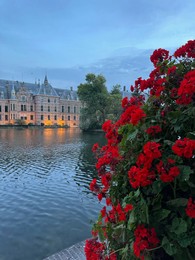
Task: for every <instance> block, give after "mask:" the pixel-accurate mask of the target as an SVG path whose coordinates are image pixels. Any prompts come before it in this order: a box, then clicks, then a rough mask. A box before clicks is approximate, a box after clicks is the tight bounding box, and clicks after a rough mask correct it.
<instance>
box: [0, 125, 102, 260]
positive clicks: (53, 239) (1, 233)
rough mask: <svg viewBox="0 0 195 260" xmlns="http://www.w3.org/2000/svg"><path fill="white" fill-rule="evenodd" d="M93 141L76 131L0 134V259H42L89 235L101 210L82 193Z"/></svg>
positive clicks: (90, 166)
mask: <svg viewBox="0 0 195 260" xmlns="http://www.w3.org/2000/svg"><path fill="white" fill-rule="evenodd" d="M62 130H63V131H62ZM96 138H97V137H96V135H89V134H82V133H81V132H80V131H79V130H78V129H45V130H40V129H24V130H21V131H18V130H16V129H0V142H1V146H0V153H1V158H0V182H1V183H0V185H1V189H0V205H1V207H0V259H1V260H7V259H9V260H26V259H28V260H31V259H32V260H36V259H37V260H39V259H43V258H44V257H46V256H48V255H51V254H53V253H54V252H56V251H58V250H61V249H63V248H65V247H68V246H70V245H72V244H74V243H76V242H79V241H81V240H83V239H85V238H87V237H89V236H90V227H91V223H90V221H91V220H95V219H96V217H97V212H98V210H99V209H100V208H101V207H102V206H101V205H100V204H99V203H98V202H97V200H96V198H95V196H94V195H93V194H91V193H90V191H89V188H88V187H89V183H90V181H91V180H92V179H93V178H94V177H95V176H96V172H95V168H94V163H95V161H94V157H93V155H92V153H91V147H92V145H93V144H94V143H95V142H97V139H96ZM101 138H102V136H101V135H98V139H99V140H100V139H101ZM102 142H103V141H102ZM67 238H68V239H67ZM10 249H11V250H10Z"/></svg>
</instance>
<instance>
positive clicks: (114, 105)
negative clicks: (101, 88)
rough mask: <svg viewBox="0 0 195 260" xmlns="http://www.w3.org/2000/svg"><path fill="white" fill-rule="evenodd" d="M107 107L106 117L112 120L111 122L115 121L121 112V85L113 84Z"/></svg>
mask: <svg viewBox="0 0 195 260" xmlns="http://www.w3.org/2000/svg"><path fill="white" fill-rule="evenodd" d="M108 99H109V108H108V115H107V119H110V120H112V121H113V122H115V121H117V120H118V119H119V117H120V115H121V113H122V108H121V100H122V95H121V86H120V85H119V84H117V85H114V86H113V87H112V90H111V92H110V94H109V98H108Z"/></svg>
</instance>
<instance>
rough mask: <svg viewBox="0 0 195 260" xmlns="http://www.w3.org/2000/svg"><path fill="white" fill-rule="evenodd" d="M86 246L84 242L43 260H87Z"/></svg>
mask: <svg viewBox="0 0 195 260" xmlns="http://www.w3.org/2000/svg"><path fill="white" fill-rule="evenodd" d="M84 245H85V241H82V242H80V243H77V244H75V245H73V246H71V247H69V248H66V249H64V250H62V251H60V252H58V253H56V254H54V255H51V256H49V257H47V258H45V259H43V260H85V259H86V258H85V254H84Z"/></svg>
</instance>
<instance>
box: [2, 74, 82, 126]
mask: <svg viewBox="0 0 195 260" xmlns="http://www.w3.org/2000/svg"><path fill="white" fill-rule="evenodd" d="M80 108H81V102H80V101H79V99H78V96H77V92H76V91H74V90H73V89H72V88H70V89H69V90H68V89H59V88H53V87H52V86H51V85H50V84H49V82H48V80H47V76H45V80H44V83H43V84H40V83H35V84H32V83H24V82H23V83H22V82H18V81H9V80H0V125H8V124H17V123H19V122H21V120H22V121H25V123H26V124H32V125H61V126H63V125H68V126H70V127H76V126H79V114H80Z"/></svg>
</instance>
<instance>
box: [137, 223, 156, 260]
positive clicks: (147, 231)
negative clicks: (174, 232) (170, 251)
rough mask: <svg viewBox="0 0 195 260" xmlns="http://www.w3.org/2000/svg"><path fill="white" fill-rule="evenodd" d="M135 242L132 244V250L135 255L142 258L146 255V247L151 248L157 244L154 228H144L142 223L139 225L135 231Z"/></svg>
mask: <svg viewBox="0 0 195 260" xmlns="http://www.w3.org/2000/svg"><path fill="white" fill-rule="evenodd" d="M134 235H135V242H134V244H133V251H134V254H135V256H137V257H138V258H139V259H141V260H144V256H146V255H147V249H152V248H155V247H157V246H158V244H159V242H160V241H159V239H158V238H157V235H156V231H155V229H154V228H145V227H144V225H139V226H138V227H137V228H136V230H135V232H134Z"/></svg>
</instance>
